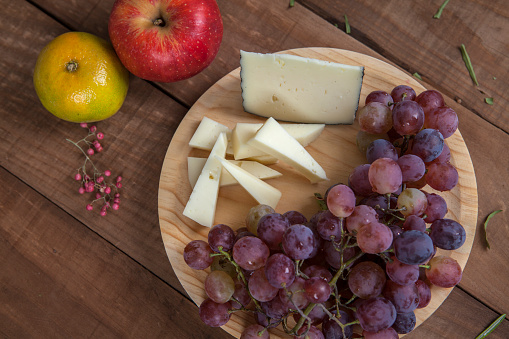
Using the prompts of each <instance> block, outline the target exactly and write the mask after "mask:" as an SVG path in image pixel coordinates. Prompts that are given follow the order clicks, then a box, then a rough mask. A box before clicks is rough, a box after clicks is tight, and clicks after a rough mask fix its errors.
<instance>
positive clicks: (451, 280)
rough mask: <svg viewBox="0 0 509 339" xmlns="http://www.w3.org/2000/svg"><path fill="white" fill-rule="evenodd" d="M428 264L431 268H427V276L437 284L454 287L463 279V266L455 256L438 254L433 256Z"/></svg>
mask: <svg viewBox="0 0 509 339" xmlns="http://www.w3.org/2000/svg"><path fill="white" fill-rule="evenodd" d="M428 265H429V266H430V268H428V269H426V277H427V278H428V280H429V282H430V283H432V284H433V285H435V286H439V287H446V288H447V287H453V286H456V285H457V284H458V283H459V282H460V280H461V276H462V272H461V266H460V265H459V264H458V262H457V261H456V260H454V259H453V258H450V257H447V256H444V255H438V256H435V257H433V258H432V259H431V260H430V261H429V262H428Z"/></svg>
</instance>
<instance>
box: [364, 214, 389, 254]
mask: <svg viewBox="0 0 509 339" xmlns="http://www.w3.org/2000/svg"><path fill="white" fill-rule="evenodd" d="M392 240H393V238H392V231H391V229H390V228H389V227H388V226H386V225H384V224H382V223H380V222H372V223H369V224H367V225H364V226H362V227H361V228H360V229H359V231H358V232H357V244H358V246H359V247H360V249H361V250H362V251H363V252H364V253H371V254H377V253H382V252H385V251H387V250H388V249H389V248H390V247H391V244H392Z"/></svg>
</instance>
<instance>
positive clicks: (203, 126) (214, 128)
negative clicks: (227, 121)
mask: <svg viewBox="0 0 509 339" xmlns="http://www.w3.org/2000/svg"><path fill="white" fill-rule="evenodd" d="M221 133H226V138H227V140H228V147H227V149H226V153H227V154H233V149H232V143H231V138H232V130H231V129H230V128H229V127H227V126H225V125H223V124H220V123H219V122H217V121H214V120H212V119H210V118H207V117H203V119H202V120H201V122H200V124H199V125H198V128H197V129H196V131H195V132H194V134H193V136H192V137H191V140H190V141H189V146H191V147H194V148H198V149H202V150H206V151H210V150H212V147H213V146H214V144H215V142H216V140H217V137H218V136H219V134H221Z"/></svg>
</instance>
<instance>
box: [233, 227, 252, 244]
mask: <svg viewBox="0 0 509 339" xmlns="http://www.w3.org/2000/svg"><path fill="white" fill-rule="evenodd" d="M247 236H251V237H255V235H254V234H253V233H251V232H249V231H248V229H247V227H241V228H239V229H238V230H237V231H236V232H235V242H234V244H235V243H236V242H237V241H238V240H239V239H240V238H243V237H247Z"/></svg>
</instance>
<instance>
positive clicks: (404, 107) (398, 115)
mask: <svg viewBox="0 0 509 339" xmlns="http://www.w3.org/2000/svg"><path fill="white" fill-rule="evenodd" d="M392 123H393V127H394V129H395V130H396V132H398V134H400V135H414V134H417V132H419V131H420V130H421V128H422V126H423V125H424V111H423V109H422V107H421V106H419V104H418V103H417V102H415V101H401V102H398V103H397V104H395V105H394V108H393V109H392Z"/></svg>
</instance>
